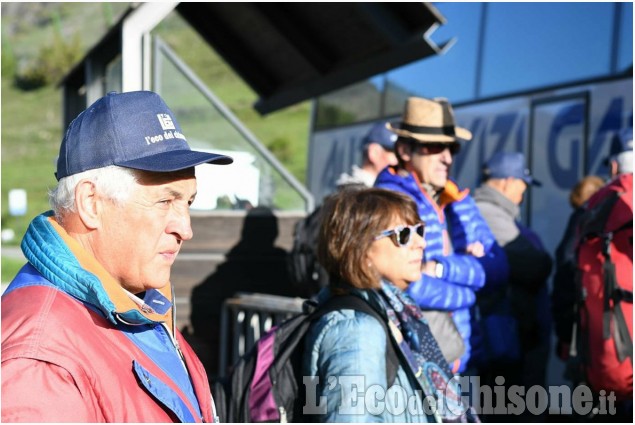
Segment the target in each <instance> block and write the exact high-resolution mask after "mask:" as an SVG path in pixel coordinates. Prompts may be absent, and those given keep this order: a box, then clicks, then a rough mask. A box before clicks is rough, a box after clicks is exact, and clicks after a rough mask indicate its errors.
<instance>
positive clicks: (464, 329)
mask: <svg viewBox="0 0 635 425" xmlns="http://www.w3.org/2000/svg"><path fill="white" fill-rule="evenodd" d="M390 128H391V129H392V130H393V131H394V132H395V133H396V134H397V135H398V136H399V137H398V139H397V142H396V144H395V153H396V155H397V160H398V165H397V166H394V167H387V168H385V169H384V170H383V171H382V172H381V173H380V174H379V176H378V177H377V180H376V182H375V186H377V187H383V188H386V189H392V190H397V191H400V192H404V193H406V194H408V195H410V196H411V197H412V198H413V199H414V200H415V202H416V203H417V206H418V208H419V215H420V216H421V219H422V220H423V221H425V223H426V234H425V239H426V243H427V248H426V250H425V252H424V256H423V261H422V267H421V270H422V275H421V279H420V280H419V281H417V282H413V283H412V284H411V285H410V287H409V288H408V293H409V294H410V296H411V297H412V298H414V300H415V301H416V302H417V303H418V304H419V305H420V306H421V307H422V308H423V309H427V310H429V311H445V312H452V318H453V319H454V323H455V324H456V327H457V328H458V331H459V333H460V335H461V337H462V339H463V343H464V345H465V350H464V352H463V354H462V355H461V354H459V355H458V356H457V354H456V350H453V347H451V345H452V338H451V332H450V331H449V330H448V328H447V326H446V327H445V328H443V329H442V328H440V327H436V326H435V325H434V324H432V323H431V328H432V331H433V333H434V334H435V337H436V338H437V340H438V341H439V343H440V345H441V349H442V351H443V352H444V355H445V356H446V359H447V360H448V361H449V362H451V366H452V368H453V371H454V372H465V371H466V369H467V367H468V366H470V358H471V357H472V355H473V354H476V353H473V351H475V350H474V348H476V347H474V348H473V347H472V345H474V341H475V340H477V339H478V335H476V334H474V335H473V332H472V324H471V322H472V320H473V318H471V317H470V307H471V306H472V305H473V304H474V302H475V300H476V294H475V292H476V291H478V290H480V289H481V288H482V287H483V286H484V285H485V283H486V282H487V285H486V286H485V289H484V290H490V289H493V288H496V287H498V285H503V284H505V283H506V281H507V277H508V265H507V259H506V257H505V254H504V252H503V250H502V248H501V247H500V246H499V245H498V244H497V243H496V240H495V239H494V236H493V235H492V233H491V231H490V229H489V227H488V226H487V223H486V222H485V220H484V219H483V217H482V216H481V215H480V213H479V211H478V208H477V207H476V205H475V203H474V200H473V199H472V197H471V196H470V195H469V193H468V192H469V191H468V190H467V189H465V190H460V189H459V187H458V186H457V184H456V183H455V182H453V181H452V180H450V178H449V175H450V169H451V166H452V161H453V158H454V156H455V155H456V154H458V152H459V150H460V148H461V144H460V143H461V142H460V141H469V140H470V139H471V138H472V134H471V133H470V132H469V131H468V130H466V129H464V128H461V127H458V126H456V125H455V123H454V114H453V111H452V107H451V105H450V104H449V103H448V101H447V100H446V99H441V98H439V99H432V100H431V99H425V98H417V97H411V98H409V99H408V100H407V101H406V105H405V110H404V114H403V118H402V122H401V123H400V124H399V126H398V127H396V128H395V127H392V126H390ZM471 339H472V343H471V342H470V341H471ZM457 357H458V358H457Z"/></svg>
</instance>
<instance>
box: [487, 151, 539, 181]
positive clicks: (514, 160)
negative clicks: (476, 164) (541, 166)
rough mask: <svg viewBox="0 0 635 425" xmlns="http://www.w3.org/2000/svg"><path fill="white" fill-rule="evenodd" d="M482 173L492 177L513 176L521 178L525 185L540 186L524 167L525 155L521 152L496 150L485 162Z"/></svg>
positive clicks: (504, 177)
mask: <svg viewBox="0 0 635 425" xmlns="http://www.w3.org/2000/svg"><path fill="white" fill-rule="evenodd" d="M483 174H484V175H485V176H486V177H488V178H494V179H506V178H508V177H514V178H517V179H521V180H523V181H524V182H525V183H527V185H534V186H542V183H540V182H539V181H538V180H536V179H534V178H533V177H532V176H531V173H530V172H529V169H528V168H526V167H525V155H523V154H522V153H521V152H496V153H495V154H494V155H492V157H491V158H490V159H489V161H487V162H486V163H485V166H484V167H483Z"/></svg>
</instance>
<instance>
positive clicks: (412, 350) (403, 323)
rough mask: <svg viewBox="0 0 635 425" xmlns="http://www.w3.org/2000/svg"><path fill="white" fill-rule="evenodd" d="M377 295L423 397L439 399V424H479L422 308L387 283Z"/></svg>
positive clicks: (436, 410) (436, 416) (437, 413)
mask: <svg viewBox="0 0 635 425" xmlns="http://www.w3.org/2000/svg"><path fill="white" fill-rule="evenodd" d="M377 294H378V295H379V298H380V299H379V301H380V302H381V303H382V304H383V307H384V309H385V310H386V314H387V316H388V322H389V328H390V330H391V331H392V334H393V336H394V338H395V340H396V341H397V342H398V343H399V348H400V351H401V352H402V354H403V357H404V358H405V359H407V360H408V365H409V366H410V369H411V371H412V374H413V375H414V376H415V377H416V379H417V381H418V382H419V384H420V385H421V388H422V389H423V394H424V396H426V397H430V396H432V397H434V398H435V400H436V405H437V407H438V408H436V409H434V410H435V413H434V419H435V420H436V421H437V422H480V420H479V419H478V416H477V415H476V413H475V412H474V409H473V408H472V407H469V406H465V405H464V404H463V402H462V400H461V389H460V387H459V382H458V379H457V378H455V379H452V377H453V374H452V371H451V369H450V367H449V365H448V363H447V362H446V360H445V358H444V357H443V354H442V353H441V349H440V348H439V346H438V344H437V342H436V340H435V339H434V337H433V336H432V333H431V332H430V328H429V327H428V323H427V321H426V320H425V318H424V317H423V315H422V312H421V309H419V307H418V306H417V305H416V304H415V303H414V301H413V300H412V299H411V298H410V297H409V296H408V295H407V294H406V293H404V292H403V291H401V290H400V289H399V288H397V287H396V286H394V285H391V284H388V283H386V282H382V288H381V290H379V291H378V292H377Z"/></svg>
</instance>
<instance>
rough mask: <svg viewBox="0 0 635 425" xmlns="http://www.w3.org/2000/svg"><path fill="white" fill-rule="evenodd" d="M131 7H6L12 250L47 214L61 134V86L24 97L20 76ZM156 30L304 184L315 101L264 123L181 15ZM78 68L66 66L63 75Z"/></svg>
mask: <svg viewBox="0 0 635 425" xmlns="http://www.w3.org/2000/svg"><path fill="white" fill-rule="evenodd" d="M126 7H127V3H2V99H1V102H2V104H1V106H2V126H1V131H2V139H1V143H2V229H3V230H4V229H13V230H14V231H15V233H16V238H15V240H14V241H13V242H12V244H17V243H19V241H20V240H21V237H22V235H23V233H24V231H25V229H26V226H27V225H28V222H29V221H30V220H31V219H32V218H33V217H34V216H35V215H37V214H38V213H40V212H42V211H44V210H46V209H48V202H47V190H48V189H49V188H51V187H53V186H54V185H55V179H54V177H53V172H54V171H55V164H54V160H55V158H56V155H57V150H58V148H59V143H60V141H61V137H62V131H63V129H62V128H61V121H62V118H61V91H60V90H59V88H58V87H57V85H56V84H48V85H46V86H44V87H41V88H37V89H32V90H26V91H25V90H22V89H19V88H18V87H17V86H16V75H17V76H19V75H21V73H24V72H25V70H28V69H29V67H30V66H31V67H32V66H33V62H34V61H35V60H36V59H38V57H41V56H42V55H43V54H45V53H47V52H48V53H50V52H51V51H53V50H55V48H56V46H58V45H59V40H65V43H67V44H66V46H67V47H68V48H69V49H72V47H73V45H72V43H74V42H77V43H78V44H79V49H81V52H80V53H81V56H83V54H85V52H86V51H87V50H88V49H90V48H91V47H92V46H93V45H94V44H95V43H96V42H97V41H98V40H99V39H100V38H101V37H102V36H103V35H104V34H105V32H106V31H107V29H108V27H109V25H110V24H112V23H113V22H116V20H117V19H118V15H119V14H120V13H121V12H122V11H123V10H125V8H126ZM157 32H158V33H159V34H160V36H161V38H162V39H163V40H164V41H165V42H167V43H168V45H170V47H171V48H172V49H173V50H174V51H175V52H176V53H177V54H178V55H180V56H181V58H182V59H183V60H184V62H185V63H186V64H187V65H188V66H189V67H191V68H192V69H193V70H194V72H195V73H196V74H197V75H198V76H199V77H200V78H201V79H202V80H203V81H204V82H205V83H206V84H207V85H208V87H209V88H210V89H211V90H212V91H213V92H214V93H215V94H216V96H217V97H219V98H220V99H221V100H222V101H223V102H225V104H226V105H227V106H228V107H229V108H230V109H231V110H232V112H233V113H234V114H236V116H237V117H238V118H239V119H240V120H242V121H243V123H244V124H245V125H246V127H247V128H249V129H250V130H251V132H252V133H253V134H254V135H255V136H256V137H257V138H258V139H259V140H260V141H261V142H262V143H263V144H264V145H265V146H267V147H268V148H269V149H270V150H271V151H272V152H273V154H274V155H276V157H277V158H278V159H279V161H280V162H281V163H282V164H283V165H285V166H286V167H287V169H288V170H289V171H290V172H291V174H293V175H294V176H295V177H296V178H297V179H298V180H300V181H301V182H304V180H305V169H306V151H307V141H308V131H309V128H308V127H309V114H310V103H309V102H304V103H301V104H298V105H295V106H292V107H289V108H286V109H285V110H283V111H280V112H276V113H273V114H271V115H269V116H266V117H261V116H260V115H259V114H258V113H257V112H256V111H255V110H254V109H253V107H252V105H253V104H254V102H255V101H256V99H257V96H256V94H255V93H254V92H253V91H252V90H251V89H250V88H249V87H248V86H247V85H246V84H245V83H244V82H243V81H242V80H241V79H240V77H238V76H237V75H236V74H234V73H233V72H232V70H231V69H230V68H229V67H228V66H227V64H226V63H224V62H223V61H222V59H221V58H220V57H219V56H218V55H217V54H216V53H215V52H214V51H213V50H212V49H211V48H210V47H209V46H208V45H206V44H205V43H204V42H203V40H202V39H201V38H200V37H199V36H198V34H196V33H194V32H193V31H192V30H191V29H189V28H188V27H187V25H186V24H185V23H184V22H183V20H182V19H180V17H179V16H178V14H176V13H174V14H173V16H172V17H170V18H169V19H168V20H167V21H166V22H164V23H163V24H161V26H160V28H159V29H158V30H157ZM56 43H57V44H56ZM43 52H44V53H43ZM73 65H74V63H64V64H63V66H65V67H66V71H68V70H69V69H70V68H71V67H72V66H73ZM58 81H59V80H58ZM12 188H22V189H25V190H26V191H27V196H28V210H27V214H26V216H24V217H12V216H9V214H8V202H7V197H8V191H9V190H10V189H12ZM3 275H4V270H3Z"/></svg>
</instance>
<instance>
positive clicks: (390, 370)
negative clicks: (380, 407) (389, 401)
mask: <svg viewBox="0 0 635 425" xmlns="http://www.w3.org/2000/svg"><path fill="white" fill-rule="evenodd" d="M342 309H351V310H356V311H361V312H364V313H366V314H368V315H370V316H372V317H374V318H375V319H376V320H377V321H378V322H379V323H380V324H381V327H382V328H383V329H384V332H386V381H387V383H388V387H391V386H392V385H393V384H394V383H395V378H396V377H397V369H398V368H399V358H398V357H397V352H396V351H395V347H394V342H393V338H392V337H391V332H390V331H389V329H388V325H387V323H386V320H385V319H384V318H383V317H381V315H380V314H379V312H377V311H376V310H375V309H374V308H373V307H371V305H370V304H368V302H366V300H364V299H363V298H361V297H358V296H356V295H352V294H349V295H338V296H334V297H331V298H330V299H329V300H328V301H326V302H325V303H324V304H323V305H322V306H320V307H319V308H318V309H317V310H315V311H314V312H313V320H316V319H318V318H319V317H322V316H324V315H325V314H327V313H329V312H331V311H335V310H342Z"/></svg>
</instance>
